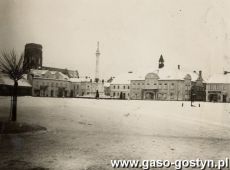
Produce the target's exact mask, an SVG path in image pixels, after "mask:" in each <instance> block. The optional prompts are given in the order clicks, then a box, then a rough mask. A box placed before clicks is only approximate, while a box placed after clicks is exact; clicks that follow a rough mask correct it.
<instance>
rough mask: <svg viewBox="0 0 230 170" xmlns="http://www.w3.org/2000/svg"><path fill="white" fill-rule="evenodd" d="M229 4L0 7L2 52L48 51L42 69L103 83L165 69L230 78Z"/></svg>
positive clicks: (151, 0)
mask: <svg viewBox="0 0 230 170" xmlns="http://www.w3.org/2000/svg"><path fill="white" fill-rule="evenodd" d="M229 11H230V1H229V0H225V1H224V0H20V1H18V0H0V24H1V26H0V48H1V49H12V48H14V49H16V50H17V52H18V53H21V52H23V50H24V45H25V44H26V43H30V42H33V43H39V44H42V45H43V65H45V66H54V67H62V68H69V69H77V70H78V71H79V73H80V75H91V76H94V75H95V62H96V61H95V59H96V57H95V52H96V44H97V41H100V51H101V56H100V74H101V75H102V76H103V77H109V76H111V75H117V74H120V73H124V72H127V71H129V70H137V69H145V68H146V67H148V68H149V67H151V66H152V67H153V68H154V67H156V66H157V62H158V59H159V56H160V55H161V54H162V55H163V56H164V59H165V65H168V66H171V67H177V65H178V64H180V65H181V67H182V68H186V69H190V70H203V71H204V72H205V73H206V74H207V73H216V72H222V71H223V69H229V70H230V43H229V39H230V35H229V33H230V25H229V23H230V12H229Z"/></svg>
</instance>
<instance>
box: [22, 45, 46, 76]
mask: <svg viewBox="0 0 230 170" xmlns="http://www.w3.org/2000/svg"><path fill="white" fill-rule="evenodd" d="M23 68H24V70H26V71H29V70H30V69H41V68H42V45H40V44H34V43H29V44H26V45H25V51H24V62H23Z"/></svg>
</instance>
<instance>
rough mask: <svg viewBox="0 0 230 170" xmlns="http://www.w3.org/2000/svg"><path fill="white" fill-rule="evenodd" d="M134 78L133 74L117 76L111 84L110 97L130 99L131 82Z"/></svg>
mask: <svg viewBox="0 0 230 170" xmlns="http://www.w3.org/2000/svg"><path fill="white" fill-rule="evenodd" d="M132 76H133V75H132V73H127V74H123V75H119V76H116V77H115V78H114V79H113V81H112V82H111V83H110V97H111V98H116V99H130V81H131V79H132Z"/></svg>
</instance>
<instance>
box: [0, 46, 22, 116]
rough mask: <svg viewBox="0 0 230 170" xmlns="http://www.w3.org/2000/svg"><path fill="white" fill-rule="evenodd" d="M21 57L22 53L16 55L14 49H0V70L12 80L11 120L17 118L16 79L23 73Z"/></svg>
mask: <svg viewBox="0 0 230 170" xmlns="http://www.w3.org/2000/svg"><path fill="white" fill-rule="evenodd" d="M23 59H24V55H23V54H22V55H21V56H20V57H17V55H16V53H15V51H14V50H11V51H9V52H6V51H2V52H1V56H0V70H1V71H2V72H3V73H5V74H7V75H8V76H9V78H10V79H12V80H13V81H14V86H13V91H12V92H13V93H12V98H13V101H12V114H11V117H10V119H11V121H16V120H17V95H18V94H17V91H18V80H20V79H21V78H23V74H24V73H25V72H24V69H23Z"/></svg>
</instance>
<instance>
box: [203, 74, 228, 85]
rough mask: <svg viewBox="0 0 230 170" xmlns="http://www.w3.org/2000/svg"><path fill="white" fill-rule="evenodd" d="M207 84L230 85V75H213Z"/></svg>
mask: <svg viewBox="0 0 230 170" xmlns="http://www.w3.org/2000/svg"><path fill="white" fill-rule="evenodd" d="M207 83H225V84H230V75H229V74H223V73H222V74H213V75H212V76H211V77H209V79H208V80H207Z"/></svg>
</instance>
